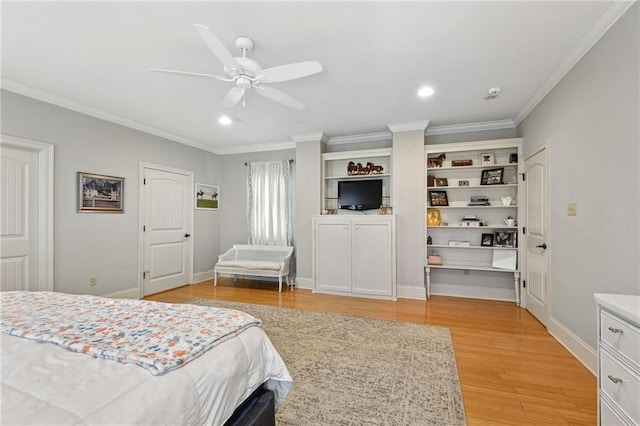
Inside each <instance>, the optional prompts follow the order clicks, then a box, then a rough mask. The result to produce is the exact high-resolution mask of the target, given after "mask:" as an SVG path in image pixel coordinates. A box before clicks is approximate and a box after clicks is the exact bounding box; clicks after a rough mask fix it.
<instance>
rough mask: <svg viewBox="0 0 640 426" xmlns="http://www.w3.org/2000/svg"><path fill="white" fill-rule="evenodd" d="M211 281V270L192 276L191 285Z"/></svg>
mask: <svg viewBox="0 0 640 426" xmlns="http://www.w3.org/2000/svg"><path fill="white" fill-rule="evenodd" d="M212 279H213V270H211V271H204V272H196V273H195V274H193V283H194V284H196V283H201V282H202V281H209V280H212Z"/></svg>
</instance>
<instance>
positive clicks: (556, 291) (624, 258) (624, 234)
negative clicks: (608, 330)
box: [518, 3, 640, 348]
mask: <svg viewBox="0 0 640 426" xmlns="http://www.w3.org/2000/svg"><path fill="white" fill-rule="evenodd" d="M639 10H640V6H639V5H638V4H637V3H636V4H635V5H634V6H633V7H631V8H630V9H629V10H628V11H627V13H626V14H625V15H624V16H623V17H622V18H620V20H619V21H618V22H617V23H616V24H615V25H614V26H613V27H612V28H611V29H610V30H609V32H608V33H607V34H605V35H604V36H603V38H602V39H600V41H599V42H598V43H597V44H596V45H595V46H594V47H593V48H592V49H591V50H590V51H589V52H588V53H587V54H586V55H585V56H584V57H583V58H582V60H581V61H580V62H579V63H578V64H577V65H576V66H575V67H574V68H573V69H572V70H571V71H570V72H569V73H568V74H567V75H566V76H565V77H564V78H563V79H562V80H561V81H560V83H558V84H557V85H556V86H555V88H554V89H553V90H552V91H551V92H550V93H549V94H548V95H547V96H546V97H545V99H544V100H543V101H542V102H541V103H540V104H539V105H538V106H537V107H536V108H535V109H534V110H533V111H532V112H531V113H530V114H529V115H528V116H527V118H526V119H525V120H524V121H523V122H522V123H521V124H520V125H519V127H518V131H519V134H520V135H521V136H522V137H523V138H524V151H525V152H526V151H527V150H530V149H531V148H533V147H534V146H536V145H538V144H540V143H541V142H543V141H545V140H547V141H548V144H549V147H550V150H549V151H550V152H549V155H550V162H549V180H550V182H549V201H550V206H549V208H550V216H551V217H550V240H549V241H548V242H547V245H549V247H550V249H551V250H552V251H551V253H552V255H551V259H550V263H551V264H550V271H549V277H550V288H549V290H550V291H549V294H548V296H549V302H550V305H551V312H550V314H551V317H552V318H551V319H552V323H557V325H559V326H561V327H566V329H568V330H569V331H570V332H571V333H573V334H574V335H576V336H577V338H578V339H580V340H582V341H584V342H586V343H587V344H588V345H589V346H591V348H595V346H596V310H595V309H596V308H595V304H594V301H593V293H596V292H601V293H620V294H636V295H637V294H640V272H639V269H638V265H639V263H640V220H639V219H640V207H639V205H640V174H639V170H640V166H639V165H640V142H639V141H640V128H639V124H638V123H639V121H640V109H639V99H640V96H639V95H640V87H639V83H638V80H639V76H640V69H639V66H638V62H639V52H640V46H639V41H638V40H639V38H640V33H639V29H638V28H639V22H640V19H639V18H640V16H639V13H640V12H639ZM570 202H575V203H577V216H567V203H570Z"/></svg>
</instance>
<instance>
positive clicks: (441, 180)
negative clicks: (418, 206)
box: [436, 178, 449, 186]
mask: <svg viewBox="0 0 640 426" xmlns="http://www.w3.org/2000/svg"><path fill="white" fill-rule="evenodd" d="M436 186H449V181H448V180H447V178H436Z"/></svg>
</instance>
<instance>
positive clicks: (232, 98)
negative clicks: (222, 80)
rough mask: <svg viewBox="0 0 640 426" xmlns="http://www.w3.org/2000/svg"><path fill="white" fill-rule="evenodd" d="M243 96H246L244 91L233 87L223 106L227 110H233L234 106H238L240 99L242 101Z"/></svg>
mask: <svg viewBox="0 0 640 426" xmlns="http://www.w3.org/2000/svg"><path fill="white" fill-rule="evenodd" d="M242 96H244V89H241V88H239V87H233V88H231V90H229V92H228V93H227V96H225V97H224V100H223V101H222V106H223V107H225V108H231V107H232V106H234V105H235V104H237V103H238V102H239V101H240V99H242Z"/></svg>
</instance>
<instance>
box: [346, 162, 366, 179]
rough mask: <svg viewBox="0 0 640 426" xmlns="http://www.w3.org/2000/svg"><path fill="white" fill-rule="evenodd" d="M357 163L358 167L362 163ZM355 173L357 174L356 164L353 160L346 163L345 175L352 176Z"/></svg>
mask: <svg viewBox="0 0 640 426" xmlns="http://www.w3.org/2000/svg"><path fill="white" fill-rule="evenodd" d="M358 164H359V165H360V167H362V164H360V163H358ZM357 174H358V166H357V165H356V163H354V162H353V161H349V164H347V175H348V176H353V175H357Z"/></svg>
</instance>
